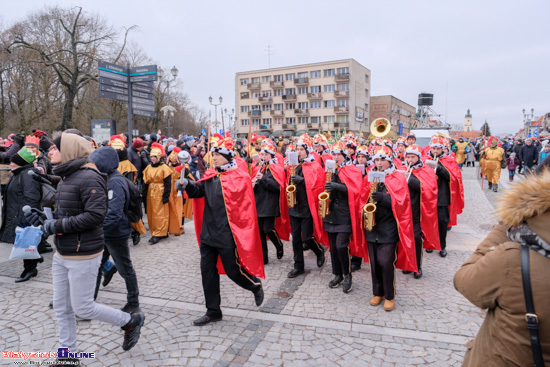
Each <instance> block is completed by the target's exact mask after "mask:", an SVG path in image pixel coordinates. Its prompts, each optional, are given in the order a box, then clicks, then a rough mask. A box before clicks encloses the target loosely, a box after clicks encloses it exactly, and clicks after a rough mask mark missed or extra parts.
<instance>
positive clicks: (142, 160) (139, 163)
mask: <svg viewBox="0 0 550 367" xmlns="http://www.w3.org/2000/svg"><path fill="white" fill-rule="evenodd" d="M127 151H128V160H129V161H130V162H131V163H132V164H133V165H134V167H136V169H137V178H141V176H142V174H143V170H144V169H145V167H147V164H148V162H147V158H146V157H142V155H141V152H138V150H137V149H136V148H134V147H133V146H132V147H130V148H128V149H127Z"/></svg>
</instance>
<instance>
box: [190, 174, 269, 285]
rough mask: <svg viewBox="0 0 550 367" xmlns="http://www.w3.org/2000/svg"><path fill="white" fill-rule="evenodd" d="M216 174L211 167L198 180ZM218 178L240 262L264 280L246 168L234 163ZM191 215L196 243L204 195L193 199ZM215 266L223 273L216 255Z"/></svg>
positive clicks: (204, 179)
mask: <svg viewBox="0 0 550 367" xmlns="http://www.w3.org/2000/svg"><path fill="white" fill-rule="evenodd" d="M237 165H238V163H237ZM217 174H218V172H216V171H215V170H214V169H212V168H211V169H209V170H207V171H206V172H205V173H204V176H203V177H202V178H201V179H200V180H199V182H200V181H206V180H209V179H211V178H212V177H214V176H216V175H217ZM220 181H221V185H222V191H223V197H224V200H225V208H226V211H227V219H228V221H229V227H230V228H231V232H232V233H233V238H234V239H235V244H236V245H237V253H238V255H239V260H240V263H241V265H242V266H243V267H244V268H245V269H246V270H247V271H248V272H249V273H250V274H252V275H255V276H257V277H260V278H264V279H265V273H264V261H263V253H262V246H261V245H260V244H261V242H260V231H259V229H258V216H257V214H256V202H255V200H254V190H253V189H252V183H251V182H250V176H249V175H248V168H247V167H246V166H241V167H239V166H237V168H236V169H234V170H231V171H227V172H222V173H221V174H220ZM193 214H194V215H195V220H194V222H195V234H196V236H197V242H198V244H199V246H200V240H199V238H200V234H201V230H202V221H203V214H204V198H198V199H193ZM217 266H218V272H219V273H220V274H225V271H224V270H223V266H222V263H221V260H220V259H219V258H218V265H217Z"/></svg>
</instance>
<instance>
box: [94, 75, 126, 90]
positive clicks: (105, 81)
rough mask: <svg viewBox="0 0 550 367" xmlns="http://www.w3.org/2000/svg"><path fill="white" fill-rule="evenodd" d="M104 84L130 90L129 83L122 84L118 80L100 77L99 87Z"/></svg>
mask: <svg viewBox="0 0 550 367" xmlns="http://www.w3.org/2000/svg"><path fill="white" fill-rule="evenodd" d="M102 84H107V85H112V86H113V87H119V88H126V89H128V83H124V82H121V81H118V80H114V79H109V78H105V77H100V78H99V85H102Z"/></svg>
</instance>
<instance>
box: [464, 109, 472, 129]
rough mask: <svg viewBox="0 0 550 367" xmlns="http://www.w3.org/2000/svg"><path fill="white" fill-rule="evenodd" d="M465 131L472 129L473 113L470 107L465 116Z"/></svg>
mask: <svg viewBox="0 0 550 367" xmlns="http://www.w3.org/2000/svg"><path fill="white" fill-rule="evenodd" d="M464 131H472V114H471V113H470V109H469V108H468V113H467V114H466V116H464Z"/></svg>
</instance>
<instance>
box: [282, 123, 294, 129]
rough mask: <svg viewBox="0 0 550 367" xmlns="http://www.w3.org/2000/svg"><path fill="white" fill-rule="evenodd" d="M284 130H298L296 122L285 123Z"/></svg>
mask: <svg viewBox="0 0 550 367" xmlns="http://www.w3.org/2000/svg"><path fill="white" fill-rule="evenodd" d="M283 130H296V124H283Z"/></svg>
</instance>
